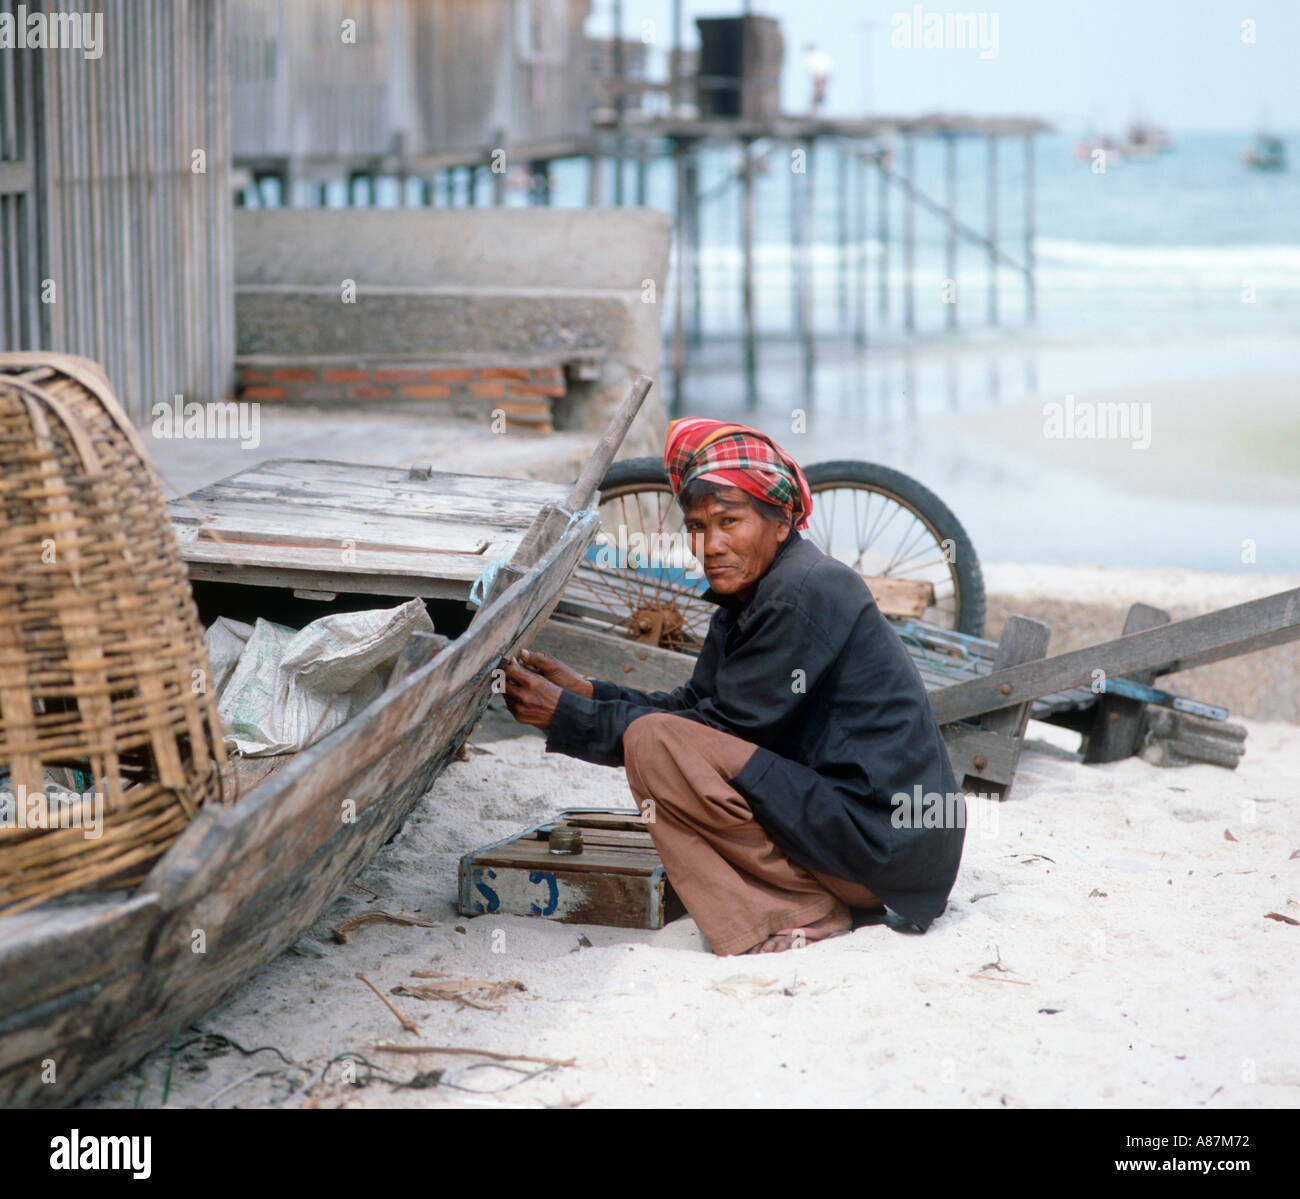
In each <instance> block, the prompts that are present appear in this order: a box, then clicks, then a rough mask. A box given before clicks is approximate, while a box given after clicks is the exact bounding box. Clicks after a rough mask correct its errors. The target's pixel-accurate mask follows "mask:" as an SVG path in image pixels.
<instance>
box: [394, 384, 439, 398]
mask: <svg viewBox="0 0 1300 1199" xmlns="http://www.w3.org/2000/svg"><path fill="white" fill-rule="evenodd" d="M401 391H402V395H403V396H405V397H406V399H408V400H445V399H446V398H447V397H448V396H450V395H451V388H450V387H447V386H446V385H445V384H442V383H414V384H410V385H408V386H406V387H403V388H402V389H401Z"/></svg>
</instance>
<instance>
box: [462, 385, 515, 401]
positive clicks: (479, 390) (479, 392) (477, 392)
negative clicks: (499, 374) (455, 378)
mask: <svg viewBox="0 0 1300 1199" xmlns="http://www.w3.org/2000/svg"><path fill="white" fill-rule="evenodd" d="M469 394H470V395H472V396H476V397H477V398H478V399H480V400H496V399H500V397H501V396H503V395H505V394H506V385H505V384H504V383H471V384H470V385H469Z"/></svg>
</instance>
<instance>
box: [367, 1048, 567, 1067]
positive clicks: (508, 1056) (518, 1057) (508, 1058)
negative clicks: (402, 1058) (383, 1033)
mask: <svg viewBox="0 0 1300 1199" xmlns="http://www.w3.org/2000/svg"><path fill="white" fill-rule="evenodd" d="M370 1048H371V1050H372V1051H374V1052H375V1053H464V1054H470V1055H472V1056H474V1057H486V1058H491V1059H492V1060H493V1061H494V1062H540V1063H542V1064H543V1065H547V1066H576V1065H577V1064H578V1059H577V1058H572V1057H571V1058H565V1059H563V1060H561V1059H560V1058H557V1057H529V1056H528V1054H526V1053H494V1052H493V1051H492V1050H491V1049H462V1048H460V1047H459V1046H452V1045H372V1046H371V1047H370Z"/></svg>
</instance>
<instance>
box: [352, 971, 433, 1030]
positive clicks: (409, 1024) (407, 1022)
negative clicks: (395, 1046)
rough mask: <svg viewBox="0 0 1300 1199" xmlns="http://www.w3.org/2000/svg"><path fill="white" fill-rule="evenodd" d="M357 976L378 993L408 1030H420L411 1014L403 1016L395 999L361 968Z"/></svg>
mask: <svg viewBox="0 0 1300 1199" xmlns="http://www.w3.org/2000/svg"><path fill="white" fill-rule="evenodd" d="M357 977H358V978H359V979H360V980H361V981H362V982H363V983H365V984H366V986H368V987H369V988H370V989H371V990H372V991H373V992H374V993H375V994H376V995H378V996H379V998H380V999H382V1000H383V1001H384V1006H385V1007H386V1008H387V1009H388V1010H389V1011H390V1012H392V1013H393V1015H394V1016H396V1017H397V1018H398V1020H400V1021H401V1022H402V1027H403V1028H404V1029H406V1031H407V1032H419V1031H420V1026H419V1025H418V1024H416V1022H415V1021H414V1020H412V1019H411V1018H410V1016H403V1015H402V1013H401V1012H399V1011H398V1010H397V1008H396V1007H395V1006H394V1005H393V1001H392V1000H391V999H389V998H388V996H387V995H385V994H384V993H383V991H381V990H380V989H379V988H378V987H377V986H375V984H374V983H372V982H371V981H370V980H369V979H368V978H367V977H366V976H365V975H364V974H362V972H361V971H360V970H358V971H357Z"/></svg>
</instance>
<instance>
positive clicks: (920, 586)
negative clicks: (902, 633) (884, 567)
mask: <svg viewBox="0 0 1300 1199" xmlns="http://www.w3.org/2000/svg"><path fill="white" fill-rule="evenodd" d="M863 579H864V581H865V582H866V584H867V587H868V588H869V589H870V591H871V595H872V597H873V598H874V599H875V601H876V607H878V608H879V609H880V611H881V612H883V613H884V614H885V615H886V616H910V617H915V618H919V617H921V616H924V615H925V610H926V608H928V607H929V606H930V605H931V604H933V603H934V584H933V583H927V582H925V581H924V580H922V579H895V578H891V577H890V576H888V575H864V576H863Z"/></svg>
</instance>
